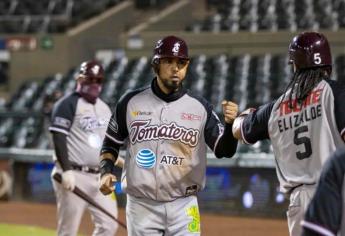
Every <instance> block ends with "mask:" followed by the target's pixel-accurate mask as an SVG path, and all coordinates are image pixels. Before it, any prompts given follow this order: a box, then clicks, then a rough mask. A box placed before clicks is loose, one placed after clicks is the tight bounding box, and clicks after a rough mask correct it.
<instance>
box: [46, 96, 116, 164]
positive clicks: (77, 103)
mask: <svg viewBox="0 0 345 236" xmlns="http://www.w3.org/2000/svg"><path fill="white" fill-rule="evenodd" d="M110 116H111V111H110V108H109V107H108V105H107V104H105V103H104V102H103V101H102V100H101V99H99V98H97V102H96V104H94V105H93V104H91V103H88V102H87V101H85V100H84V99H83V98H82V97H80V95H79V94H78V93H76V92H74V93H72V94H70V95H67V96H65V97H63V98H61V99H60V100H59V101H58V102H57V103H56V104H55V105H54V108H53V113H52V122H51V126H50V127H49V130H50V131H54V132H60V133H63V134H66V135H67V150H68V159H69V161H71V162H73V163H76V164H78V165H83V166H84V165H85V166H89V167H98V164H99V160H98V156H99V152H100V149H101V146H102V141H103V138H104V135H105V131H106V129H107V126H108V123H109V119H110Z"/></svg>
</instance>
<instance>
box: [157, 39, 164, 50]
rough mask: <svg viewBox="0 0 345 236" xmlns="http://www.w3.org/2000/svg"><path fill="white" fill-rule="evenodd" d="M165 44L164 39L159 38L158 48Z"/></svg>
mask: <svg viewBox="0 0 345 236" xmlns="http://www.w3.org/2000/svg"><path fill="white" fill-rule="evenodd" d="M162 45H163V41H162V40H158V42H157V44H156V48H160V47H161V46H162Z"/></svg>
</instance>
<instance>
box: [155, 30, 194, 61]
mask: <svg viewBox="0 0 345 236" xmlns="http://www.w3.org/2000/svg"><path fill="white" fill-rule="evenodd" d="M165 57H177V58H182V59H186V60H189V57H188V47H187V44H186V42H185V41H184V40H183V39H181V38H178V37H176V36H172V35H170V36H167V37H164V38H162V39H160V40H158V41H157V43H156V46H155V48H154V50H153V58H152V64H158V59H160V58H165Z"/></svg>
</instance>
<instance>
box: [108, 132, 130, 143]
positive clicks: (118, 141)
mask: <svg viewBox="0 0 345 236" xmlns="http://www.w3.org/2000/svg"><path fill="white" fill-rule="evenodd" d="M105 136H107V137H108V138H109V139H111V140H112V141H114V142H115V143H117V144H120V145H122V144H124V143H125V142H124V141H121V140H118V139H116V138H114V137H112V136H111V135H109V134H107V133H106V134H105Z"/></svg>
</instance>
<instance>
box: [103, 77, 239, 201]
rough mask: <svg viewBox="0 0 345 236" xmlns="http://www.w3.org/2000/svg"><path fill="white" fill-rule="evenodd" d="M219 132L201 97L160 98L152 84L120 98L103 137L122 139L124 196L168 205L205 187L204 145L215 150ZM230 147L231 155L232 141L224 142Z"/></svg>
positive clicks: (182, 94) (186, 94)
mask: <svg viewBox="0 0 345 236" xmlns="http://www.w3.org/2000/svg"><path fill="white" fill-rule="evenodd" d="M223 130H224V126H223V124H222V123H221V122H220V120H219V119H218V117H217V115H216V114H215V113H214V112H213V111H212V106H211V105H210V104H209V103H208V102H207V101H206V100H205V99H203V98H200V97H198V96H195V95H193V94H191V93H190V92H189V91H187V90H184V89H181V90H179V91H178V92H175V93H173V94H171V95H165V94H163V92H161V91H160V90H159V89H158V86H157V84H156V80H154V81H153V83H152V85H151V87H148V88H145V89H140V90H137V91H133V92H130V93H128V94H126V95H124V96H123V98H122V99H121V100H120V101H119V103H118V104H117V108H116V111H115V113H114V114H113V116H112V118H111V120H110V122H109V127H108V130H107V132H106V137H107V138H109V139H111V140H112V141H113V142H115V143H116V144H119V145H121V144H124V143H125V141H126V140H127V145H128V146H127V150H128V152H127V157H126V161H125V166H124V170H123V173H122V188H123V190H124V191H125V192H126V193H128V194H130V195H131V196H135V197H144V198H148V199H152V200H157V201H172V200H175V199H176V198H179V197H184V196H188V195H192V194H195V193H196V192H198V191H199V190H201V189H203V188H204V186H205V178H206V177H205V171H206V152H207V146H208V147H209V148H210V149H211V150H215V149H216V148H217V145H218V144H219V143H220V141H219V140H220V138H221V136H222V135H223ZM230 133H231V128H230ZM232 143H233V144H234V145H233V146H234V148H233V152H235V150H236V146H237V141H235V139H233V140H227V146H231V145H232ZM232 155H233V153H232V154H230V156H232Z"/></svg>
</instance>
